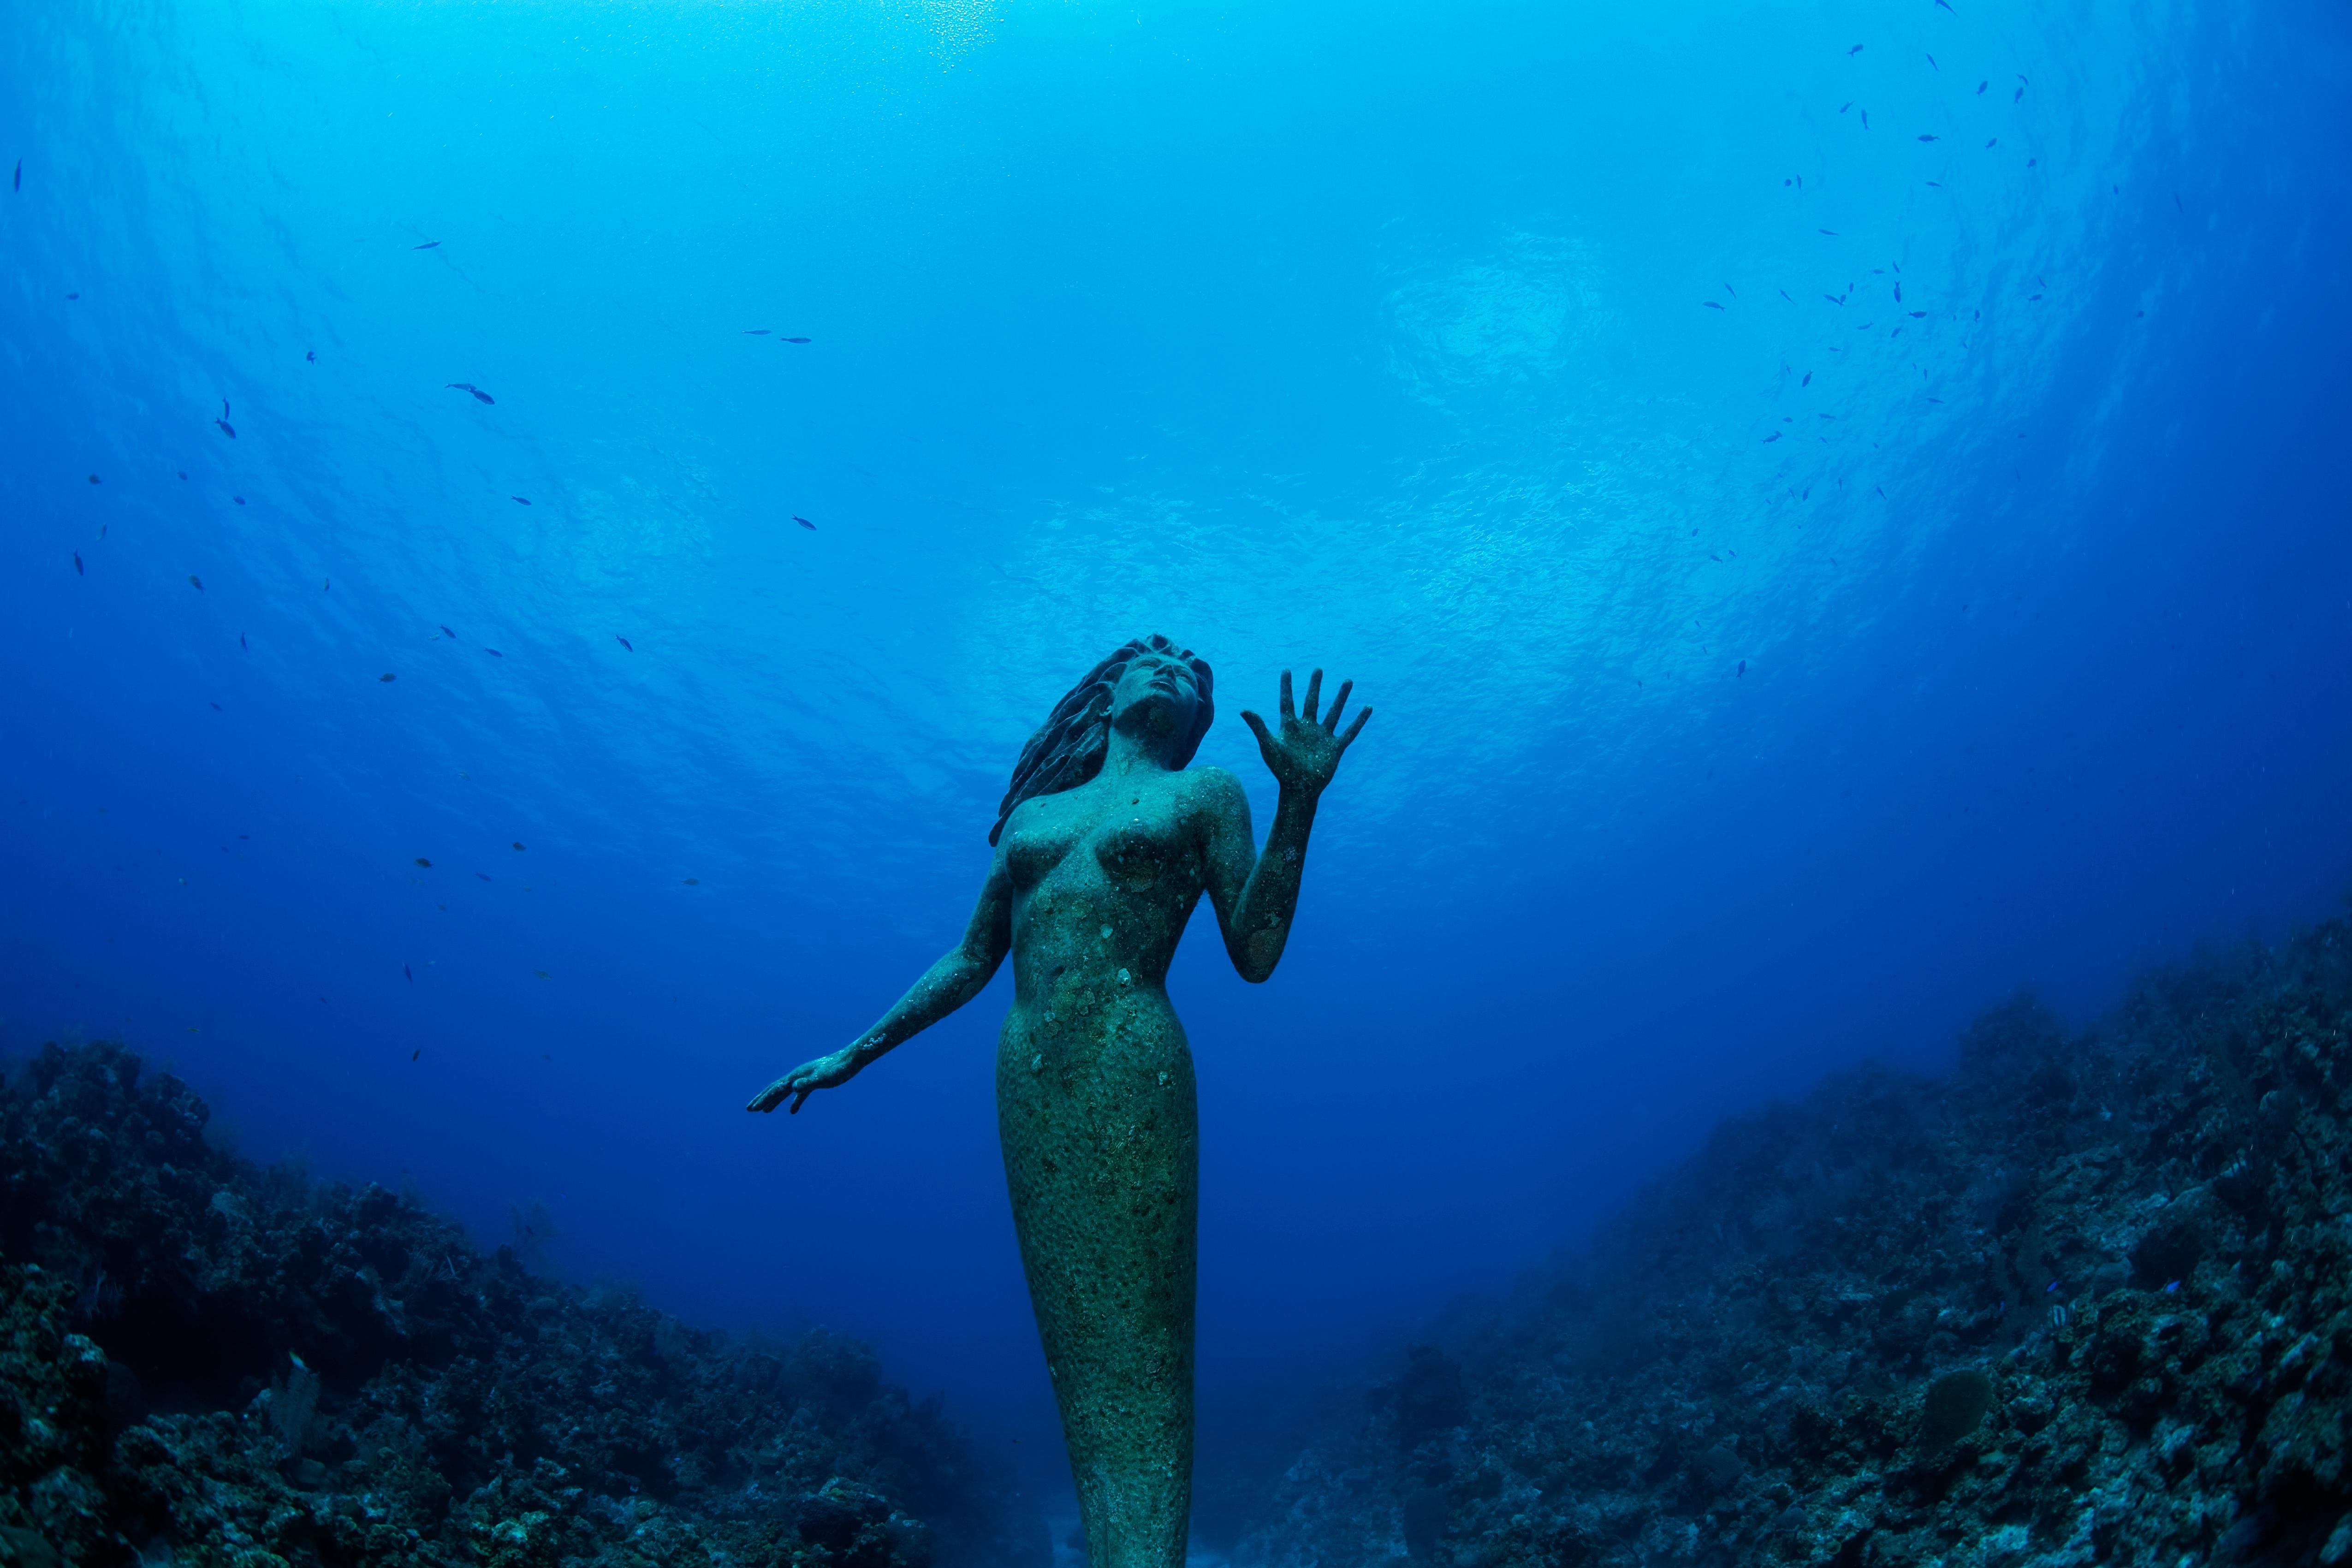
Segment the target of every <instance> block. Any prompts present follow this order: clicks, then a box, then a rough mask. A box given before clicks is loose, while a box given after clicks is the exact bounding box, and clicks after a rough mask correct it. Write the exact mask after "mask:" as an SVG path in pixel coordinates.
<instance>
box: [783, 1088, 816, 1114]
mask: <svg viewBox="0 0 2352 1568" xmlns="http://www.w3.org/2000/svg"><path fill="white" fill-rule="evenodd" d="M815 1092H816V1090H814V1089H802V1090H801V1091H800V1098H799V1099H798V1100H793V1108H792V1110H790V1111H789V1112H788V1113H787V1114H789V1115H793V1116H798V1115H799V1114H800V1113H801V1107H802V1106H803V1105H806V1104H807V1103H808V1097H809V1096H810V1095H812V1094H814V1093H815Z"/></svg>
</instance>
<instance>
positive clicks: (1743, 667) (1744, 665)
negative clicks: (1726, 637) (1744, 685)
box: [1732, 658, 1748, 680]
mask: <svg viewBox="0 0 2352 1568" xmlns="http://www.w3.org/2000/svg"><path fill="white" fill-rule="evenodd" d="M1747 673H1748V661H1747V660H1746V659H1744V658H1743V659H1741V660H1740V661H1739V674H1740V675H1746V674H1747ZM1738 678H1739V677H1738V676H1734V677H1733V678H1732V679H1735V680H1736V679H1738Z"/></svg>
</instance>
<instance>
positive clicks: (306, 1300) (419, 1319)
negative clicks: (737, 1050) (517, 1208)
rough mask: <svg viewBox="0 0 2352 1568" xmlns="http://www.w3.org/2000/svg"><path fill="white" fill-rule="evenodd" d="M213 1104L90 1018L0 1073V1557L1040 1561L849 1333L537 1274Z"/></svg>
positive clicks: (992, 1481)
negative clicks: (242, 1128)
mask: <svg viewBox="0 0 2352 1568" xmlns="http://www.w3.org/2000/svg"><path fill="white" fill-rule="evenodd" d="M207 1114H208V1112H207V1110H206V1108H205V1104H204V1102H203V1101H202V1100H199V1099H198V1098H197V1097H196V1096H195V1095H194V1093H193V1092H191V1091H190V1090H189V1089H188V1088H187V1087H186V1086H185V1085H184V1084H182V1083H180V1082H179V1081H177V1080H176V1079H173V1078H171V1077H170V1076H168V1075H164V1074H142V1070H141V1063H140V1060H139V1058H137V1057H135V1056H132V1055H131V1054H130V1053H129V1052H127V1051H125V1050H123V1049H121V1047H116V1046H110V1045H93V1046H88V1047H78V1048H74V1049H61V1048H59V1047H55V1046H51V1047H46V1048H45V1049H44V1050H43V1051H42V1052H41V1054H40V1055H39V1057H38V1058H37V1059H35V1060H34V1061H33V1062H32V1063H31V1064H30V1066H29V1068H26V1069H25V1070H23V1071H21V1072H20V1073H19V1074H18V1075H17V1076H16V1079H15V1080H14V1081H13V1082H11V1083H9V1084H7V1085H6V1086H5V1089H0V1568H8V1565H14V1564H29V1565H49V1564H58V1565H79V1564H84V1563H103V1564H115V1563H133V1562H141V1561H144V1562H148V1563H158V1562H167V1561H168V1562H176V1563H186V1564H196V1565H203V1568H281V1565H288V1568H301V1565H306V1564H320V1565H341V1564H387V1565H389V1564H403V1565H409V1564H414V1565H418V1568H425V1565H444V1564H447V1565H456V1564H469V1565H470V1564H479V1565H482V1568H557V1565H559V1564H573V1565H579V1568H592V1565H593V1568H638V1565H651V1564H657V1563H661V1564H666V1563H696V1564H704V1563H710V1564H742V1565H746V1568H750V1565H759V1568H785V1565H789V1568H926V1565H927V1564H932V1563H936V1564H938V1565H939V1568H956V1565H958V1564H971V1565H975V1568H998V1565H1003V1568H1031V1565H1033V1564H1037V1563H1044V1562H1045V1561H1047V1559H1048V1550H1047V1545H1046V1542H1045V1528H1044V1525H1043V1522H1042V1521H1041V1520H1040V1519H1039V1518H1037V1517H1036V1516H1035V1514H1034V1510H1033V1511H1032V1512H1031V1513H1030V1514H1028V1515H1027V1516H1025V1517H1024V1515H1023V1514H1022V1513H1021V1512H1020V1511H1018V1510H1017V1509H1016V1507H1015V1505H1014V1504H1013V1501H1012V1490H1011V1488H1010V1486H1009V1484H1008V1483H1007V1481H1006V1479H1005V1478H1004V1477H1003V1476H1002V1475H1000V1474H998V1473H997V1472H996V1471H994V1470H993V1469H992V1468H989V1467H987V1466H985V1465H982V1463H980V1462H979V1461H978V1459H977V1458H975V1455H974V1453H973V1451H972V1449H971V1446H970V1444H969V1443H968V1442H967V1441H966V1440H965V1439H964V1438H963V1437H962V1436H961V1434H960V1433H959V1432H958V1431H957V1430H956V1429H955V1428H954V1427H952V1426H950V1424H949V1423H948V1422H947V1420H946V1419H945V1418H944V1417H943V1416H942V1415H941V1414H940V1411H939V1410H938V1409H937V1408H936V1407H935V1406H933V1405H929V1404H925V1405H917V1404H914V1403H913V1402H911V1401H910V1400H909V1399H908V1396H907V1395H906V1394H904V1393H903V1392H902V1391H900V1390H898V1389H895V1388H892V1387H889V1386H887V1385H886V1384H884V1383H883V1382H882V1380H881V1377H880V1375H879V1373H878V1370H877V1366H876V1363H875V1362H874V1359H873V1356H872V1354H871V1353H870V1352H867V1351H866V1349H865V1348H864V1347H862V1346H860V1345H857V1344H856V1343H854V1342H849V1341H846V1340H843V1339H839V1338H836V1337H834V1336H831V1335H827V1334H824V1333H821V1332H813V1333H809V1334H806V1335H804V1336H803V1337H800V1338H798V1339H794V1340H791V1341H786V1342H745V1341H740V1340H735V1339H730V1338H728V1337H726V1336H722V1335H719V1334H715V1333H709V1332H703V1331H696V1330H693V1329H690V1328H688V1327H685V1326H684V1325H682V1324H680V1323H678V1322H677V1321H676V1320H674V1319H671V1318H669V1317H667V1316H665V1315H664V1314H662V1313H660V1312H658V1311H656V1310H653V1309H651V1308H649V1307H647V1306H646V1305H645V1304H644V1303H643V1302H641V1301H639V1300H635V1298H634V1297H632V1296H631V1295H630V1294H628V1293H627V1292H625V1291H617V1290H610V1289H605V1290H583V1289H578V1288H575V1287H571V1286H566V1285H562V1284H558V1283H555V1282H552V1281H551V1280H548V1279H542V1278H540V1277H538V1276H535V1275H534V1274H532V1273H531V1272H530V1271H529V1270H528V1269H526V1268H524V1267H523V1264H522V1261H521V1260H520V1258H517V1256H516V1255H515V1253H514V1251H513V1250H512V1249H511V1248H508V1247H500V1248H499V1249H498V1250H497V1252H496V1253H495V1254H492V1255H490V1256H487V1257H486V1256H484V1255H482V1254H481V1253H479V1252H478V1251H477V1250H476V1248H475V1247H472V1246H471V1245H470V1244H469V1243H468V1242H467V1239H466V1237H465V1236H464V1234H463V1233H462V1232H461V1231H459V1230H458V1229H457V1226H454V1225H452V1224H450V1223H448V1222H447V1221H446V1220H443V1219H440V1218H438V1217H436V1215H432V1214H430V1213H428V1212H426V1211H425V1210H424V1209H423V1208H421V1207H420V1206H419V1205H417V1204H415V1202H414V1201H412V1200H410V1199H408V1198H405V1197H403V1196H399V1195H396V1194H393V1193H389V1192H386V1191H384V1190H383V1188H381V1187H376V1186H369V1187H365V1188H362V1189H359V1190H352V1189H351V1188H347V1187H343V1186H339V1185H322V1184H312V1183H310V1181H308V1180H307V1179H305V1178H303V1177H302V1176H300V1175H299V1174H297V1173H290V1172H287V1171H282V1170H274V1171H264V1170H260V1169H257V1168H256V1167H255V1166H253V1165H251V1164H249V1163H246V1162H243V1161H240V1160H237V1159H235V1158H233V1157H231V1156H230V1155H228V1154H226V1153H225V1152H221V1151H220V1150H218V1149H216V1148H215V1147H213V1146H212V1145H211V1144H210V1143H208V1142H206V1140H205V1121H206V1118H207Z"/></svg>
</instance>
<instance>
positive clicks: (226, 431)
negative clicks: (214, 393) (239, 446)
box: [213, 419, 236, 441]
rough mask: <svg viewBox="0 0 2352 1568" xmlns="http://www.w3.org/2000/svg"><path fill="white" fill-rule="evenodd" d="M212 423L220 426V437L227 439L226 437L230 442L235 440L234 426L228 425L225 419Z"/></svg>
mask: <svg viewBox="0 0 2352 1568" xmlns="http://www.w3.org/2000/svg"><path fill="white" fill-rule="evenodd" d="M213 423H214V424H215V425H217V426H220V429H221V434H222V435H224V436H226V437H228V438H229V439H230V440H232V441H234V440H236V426H234V425H232V424H230V423H229V422H228V421H227V420H226V419H215V420H214V421H213Z"/></svg>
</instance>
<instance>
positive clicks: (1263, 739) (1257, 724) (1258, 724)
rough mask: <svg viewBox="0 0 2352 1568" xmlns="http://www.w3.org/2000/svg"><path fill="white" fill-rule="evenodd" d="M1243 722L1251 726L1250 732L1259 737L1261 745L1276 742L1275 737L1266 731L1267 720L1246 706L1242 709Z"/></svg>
mask: <svg viewBox="0 0 2352 1568" xmlns="http://www.w3.org/2000/svg"><path fill="white" fill-rule="evenodd" d="M1242 722H1243V723H1244V724H1246V725H1248V726H1249V731H1250V733H1251V734H1253V735H1255V736H1256V737H1257V743H1258V744H1259V745H1261V746H1271V745H1273V744H1274V737H1273V736H1272V735H1269V734H1267V733H1266V732H1265V720H1263V719H1261V718H1259V717H1258V716H1257V715H1256V714H1255V713H1253V712H1251V711H1250V710H1248V709H1246V708H1244V709H1243V710H1242Z"/></svg>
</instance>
